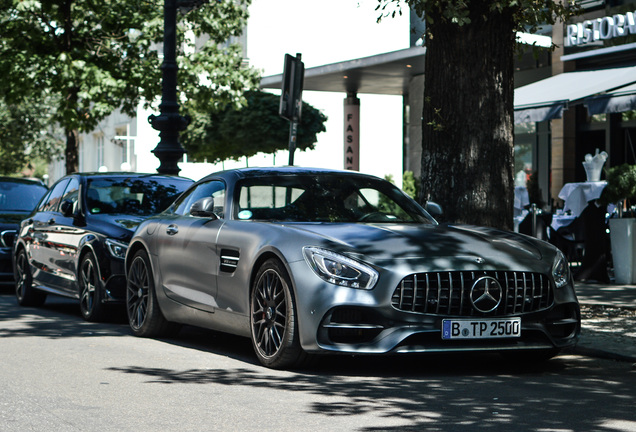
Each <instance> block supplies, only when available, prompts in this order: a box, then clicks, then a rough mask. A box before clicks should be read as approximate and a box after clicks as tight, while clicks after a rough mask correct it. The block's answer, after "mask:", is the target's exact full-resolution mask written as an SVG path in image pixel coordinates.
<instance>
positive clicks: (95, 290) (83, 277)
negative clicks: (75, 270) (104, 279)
mask: <svg viewBox="0 0 636 432" xmlns="http://www.w3.org/2000/svg"><path fill="white" fill-rule="evenodd" d="M79 269H80V270H79V278H78V279H79V291H80V310H81V312H82V317H84V319H85V320H86V321H99V320H101V319H102V318H103V317H104V314H105V311H104V310H105V308H106V306H105V305H104V304H103V303H102V298H103V292H102V288H101V285H100V282H99V271H98V269H97V264H96V261H95V258H93V255H91V254H86V255H84V257H83V258H82V261H81V262H80V267H79Z"/></svg>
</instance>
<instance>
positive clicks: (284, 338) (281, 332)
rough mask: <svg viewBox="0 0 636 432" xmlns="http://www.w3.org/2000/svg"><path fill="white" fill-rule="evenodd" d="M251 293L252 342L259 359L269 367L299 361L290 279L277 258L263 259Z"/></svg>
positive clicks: (294, 363)
mask: <svg viewBox="0 0 636 432" xmlns="http://www.w3.org/2000/svg"><path fill="white" fill-rule="evenodd" d="M255 281H256V282H255V283H254V286H253V288H252V293H251V296H250V312H251V313H250V323H251V335H252V345H253V346H254V351H255V352H256V356H257V357H258V360H259V361H260V362H261V363H262V364H263V365H265V366H267V367H271V368H285V367H290V366H293V365H296V364H298V363H299V362H300V361H301V359H302V358H304V356H305V353H304V351H303V350H302V348H301V346H300V341H299V336H298V330H297V324H296V308H295V304H294V299H293V297H292V293H291V289H290V286H291V281H290V278H289V276H288V275H287V272H286V271H285V268H284V267H283V265H282V264H281V263H280V261H278V260H276V259H270V260H268V261H266V262H265V263H264V264H263V265H262V266H261V268H260V269H259V271H258V274H257V275H256V279H255Z"/></svg>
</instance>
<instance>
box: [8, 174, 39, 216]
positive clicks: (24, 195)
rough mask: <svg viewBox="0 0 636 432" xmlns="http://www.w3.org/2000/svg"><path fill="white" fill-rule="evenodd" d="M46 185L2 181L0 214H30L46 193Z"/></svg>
mask: <svg viewBox="0 0 636 432" xmlns="http://www.w3.org/2000/svg"><path fill="white" fill-rule="evenodd" d="M46 191H47V189H46V187H45V186H44V185H40V184H37V183H21V182H13V181H0V212H8V211H19V212H28V211H31V210H33V209H34V208H35V206H36V205H37V203H38V201H40V199H41V198H42V196H43V195H44V194H45V193H46Z"/></svg>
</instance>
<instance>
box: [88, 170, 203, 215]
mask: <svg viewBox="0 0 636 432" xmlns="http://www.w3.org/2000/svg"><path fill="white" fill-rule="evenodd" d="M191 184H192V182H191V181H189V180H186V179H182V178H157V177H127V178H123V177H113V178H108V177H99V178H92V179H88V182H87V186H88V187H87V190H86V208H87V211H88V213H90V214H127V215H136V216H151V215H154V214H157V213H160V212H162V211H163V210H165V209H166V208H168V206H169V205H170V204H172V202H173V201H174V200H175V199H176V198H177V196H179V194H181V192H183V191H184V190H185V189H187V188H188V186H190V185H191Z"/></svg>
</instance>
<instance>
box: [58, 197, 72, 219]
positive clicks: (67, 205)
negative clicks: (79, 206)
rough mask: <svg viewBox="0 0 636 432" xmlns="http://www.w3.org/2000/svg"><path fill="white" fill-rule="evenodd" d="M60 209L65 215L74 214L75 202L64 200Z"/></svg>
mask: <svg viewBox="0 0 636 432" xmlns="http://www.w3.org/2000/svg"><path fill="white" fill-rule="evenodd" d="M60 211H61V212H62V215H64V217H71V216H73V202H72V201H69V200H64V201H62V204H60Z"/></svg>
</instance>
